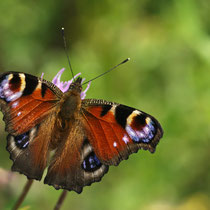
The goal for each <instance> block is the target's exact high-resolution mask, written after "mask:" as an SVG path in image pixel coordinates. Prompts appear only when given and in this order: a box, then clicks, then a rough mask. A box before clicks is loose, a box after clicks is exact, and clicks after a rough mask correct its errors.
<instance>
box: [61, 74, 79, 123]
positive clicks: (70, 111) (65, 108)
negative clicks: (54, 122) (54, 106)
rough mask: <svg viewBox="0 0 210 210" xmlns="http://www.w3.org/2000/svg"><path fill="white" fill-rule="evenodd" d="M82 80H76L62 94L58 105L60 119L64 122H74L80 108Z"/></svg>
mask: <svg viewBox="0 0 210 210" xmlns="http://www.w3.org/2000/svg"><path fill="white" fill-rule="evenodd" d="M81 81H82V78H78V79H77V80H76V81H75V82H73V83H72V84H71V85H70V87H69V90H68V91H67V92H66V93H64V95H63V97H62V99H61V103H60V117H61V119H64V120H71V121H73V120H75V119H76V118H77V117H78V116H77V115H78V112H79V110H80V107H81V98H80V94H81V91H82V86H81Z"/></svg>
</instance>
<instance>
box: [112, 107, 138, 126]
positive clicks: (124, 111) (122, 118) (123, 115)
mask: <svg viewBox="0 0 210 210" xmlns="http://www.w3.org/2000/svg"><path fill="white" fill-rule="evenodd" d="M133 110H134V109H132V108H130V107H127V106H124V105H119V106H117V107H116V109H115V119H116V121H117V122H118V123H119V124H120V125H121V126H122V127H123V128H125V126H126V123H127V122H126V121H127V118H128V116H129V115H130V114H131V113H132V112H133Z"/></svg>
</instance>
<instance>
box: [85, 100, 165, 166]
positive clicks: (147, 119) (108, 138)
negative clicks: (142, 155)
mask: <svg viewBox="0 0 210 210" xmlns="http://www.w3.org/2000/svg"><path fill="white" fill-rule="evenodd" d="M82 113H83V115H84V118H85V119H86V123H87V125H88V126H87V127H89V130H90V132H89V135H90V137H89V139H90V143H91V145H92V146H93V149H94V150H95V152H96V155H97V157H98V158H99V159H100V160H101V161H102V162H103V163H105V164H108V165H118V164H119V163H120V161H121V160H124V159H127V158H128V156H129V154H131V153H134V152H137V151H138V150H139V149H141V148H142V149H145V150H149V151H150V152H154V151H155V148H156V145H157V144H158V142H159V140H160V138H161V137H162V135H163V131H162V128H161V126H160V124H159V123H158V121H157V120H156V119H155V118H154V117H152V116H150V115H148V114H146V113H145V112H142V111H140V110H136V109H134V108H131V107H128V106H124V105H121V104H117V103H113V102H107V101H104V100H96V99H87V100H83V109H82Z"/></svg>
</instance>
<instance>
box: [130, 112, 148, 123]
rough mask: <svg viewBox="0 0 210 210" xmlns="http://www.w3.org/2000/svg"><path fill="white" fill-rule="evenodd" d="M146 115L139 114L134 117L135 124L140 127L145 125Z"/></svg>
mask: <svg viewBox="0 0 210 210" xmlns="http://www.w3.org/2000/svg"><path fill="white" fill-rule="evenodd" d="M145 120H146V115H145V114H140V115H139V114H138V115H136V116H135V117H134V119H133V121H134V122H135V124H138V125H145V123H146V121H145Z"/></svg>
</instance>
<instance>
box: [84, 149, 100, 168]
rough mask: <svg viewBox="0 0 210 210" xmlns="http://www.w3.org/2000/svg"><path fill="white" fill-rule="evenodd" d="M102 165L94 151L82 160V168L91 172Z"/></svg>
mask: <svg viewBox="0 0 210 210" xmlns="http://www.w3.org/2000/svg"><path fill="white" fill-rule="evenodd" d="M101 166H102V164H101V162H100V161H99V159H98V158H97V157H96V155H95V153H94V152H91V153H90V154H89V155H88V156H87V157H86V158H85V160H84V161H83V162H82V168H83V169H84V170H85V171H86V172H93V171H96V170H97V169H99V168H100V167H101Z"/></svg>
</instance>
